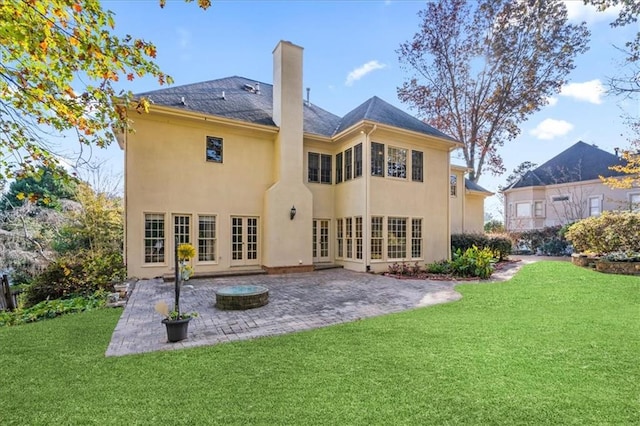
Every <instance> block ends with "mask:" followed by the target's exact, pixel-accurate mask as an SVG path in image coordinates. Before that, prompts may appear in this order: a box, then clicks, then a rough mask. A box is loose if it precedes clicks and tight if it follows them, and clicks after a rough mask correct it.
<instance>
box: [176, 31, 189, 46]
mask: <svg viewBox="0 0 640 426" xmlns="http://www.w3.org/2000/svg"><path fill="white" fill-rule="evenodd" d="M176 34H177V36H178V44H179V45H180V47H181V48H183V49H186V48H188V47H190V45H191V31H189V30H187V29H185V28H182V27H178V28H176Z"/></svg>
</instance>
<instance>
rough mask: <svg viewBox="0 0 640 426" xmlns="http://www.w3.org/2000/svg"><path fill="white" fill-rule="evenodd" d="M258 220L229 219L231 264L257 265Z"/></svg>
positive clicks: (239, 217) (253, 218)
mask: <svg viewBox="0 0 640 426" xmlns="http://www.w3.org/2000/svg"><path fill="white" fill-rule="evenodd" d="M259 263H260V260H259V259H258V218H257V217H245V216H232V217H231V264H232V265H237V266H241V265H258V264H259Z"/></svg>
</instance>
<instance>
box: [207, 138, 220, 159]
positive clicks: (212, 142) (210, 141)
mask: <svg viewBox="0 0 640 426" xmlns="http://www.w3.org/2000/svg"><path fill="white" fill-rule="evenodd" d="M207 161H211V162H214V163H222V138H216V137H213V136H207Z"/></svg>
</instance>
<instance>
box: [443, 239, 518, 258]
mask: <svg viewBox="0 0 640 426" xmlns="http://www.w3.org/2000/svg"><path fill="white" fill-rule="evenodd" d="M472 247H477V248H478V249H484V248H489V249H490V250H491V251H492V252H493V256H494V257H496V258H497V259H499V260H504V259H506V258H507V257H508V256H509V255H510V254H511V247H512V242H511V239H510V238H509V236H508V235H507V234H495V235H485V234H478V233H472V234H452V235H451V253H452V254H453V253H455V252H456V251H457V250H458V249H460V250H462V251H463V252H464V251H466V250H468V249H470V248H472Z"/></svg>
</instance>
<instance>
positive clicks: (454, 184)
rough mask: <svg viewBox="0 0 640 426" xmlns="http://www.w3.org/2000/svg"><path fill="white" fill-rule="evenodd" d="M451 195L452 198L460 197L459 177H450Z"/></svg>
mask: <svg viewBox="0 0 640 426" xmlns="http://www.w3.org/2000/svg"><path fill="white" fill-rule="evenodd" d="M449 195H451V196H452V197H457V196H458V176H456V175H451V176H449Z"/></svg>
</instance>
